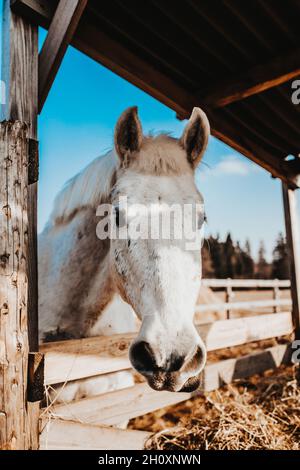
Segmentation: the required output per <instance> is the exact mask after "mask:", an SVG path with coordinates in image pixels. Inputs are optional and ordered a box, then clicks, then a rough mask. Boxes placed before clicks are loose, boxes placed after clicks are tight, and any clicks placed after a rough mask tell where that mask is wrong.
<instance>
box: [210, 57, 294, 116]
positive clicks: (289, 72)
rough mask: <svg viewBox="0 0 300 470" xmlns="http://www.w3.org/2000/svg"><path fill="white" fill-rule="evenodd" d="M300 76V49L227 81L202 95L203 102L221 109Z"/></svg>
mask: <svg viewBox="0 0 300 470" xmlns="http://www.w3.org/2000/svg"><path fill="white" fill-rule="evenodd" d="M298 75H300V49H296V50H293V51H291V52H289V53H287V54H285V55H283V56H280V57H276V58H275V59H273V60H271V61H270V62H268V63H266V64H262V65H256V66H255V67H253V68H252V69H250V70H248V71H247V72H246V73H244V74H243V75H241V76H240V77H232V78H231V79H227V80H226V81H223V82H221V83H219V84H217V85H215V86H214V87H213V88H211V89H208V90H205V91H203V92H202V93H201V102H203V103H205V104H206V105H208V106H210V107H212V108H221V107H223V106H227V105H228V104H230V103H233V102H235V101H239V100H242V99H244V98H247V97H248V96H252V95H255V94H257V93H262V92H263V91H266V90H269V89H270V88H274V87H276V86H278V85H281V84H282V83H286V82H288V81H289V80H291V79H292V78H294V77H296V76H298Z"/></svg>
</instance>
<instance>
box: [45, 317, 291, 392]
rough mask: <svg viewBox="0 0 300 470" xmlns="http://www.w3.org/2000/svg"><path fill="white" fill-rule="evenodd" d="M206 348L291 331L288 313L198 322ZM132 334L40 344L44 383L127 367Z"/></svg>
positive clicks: (217, 347)
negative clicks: (42, 355) (42, 357)
mask: <svg viewBox="0 0 300 470" xmlns="http://www.w3.org/2000/svg"><path fill="white" fill-rule="evenodd" d="M197 328H198V331H199V334H200V336H201V337H202V339H203V340H204V342H205V344H206V347H207V350H208V351H213V350H216V349H221V348H226V347H230V346H236V345H240V344H244V343H247V342H250V341H259V340H262V339H267V338H272V337H278V336H284V335H287V334H289V333H291V332H292V330H293V325H292V319H291V314H290V313H289V312H287V313H278V314H276V315H274V314H266V315H260V316H259V317H249V318H247V317H245V318H238V319H232V320H220V321H216V322H213V323H208V324H205V325H199V326H198V327H197ZM134 336H135V334H134V333H127V334H122V335H112V336H102V337H101V336H100V337H94V338H84V339H79V340H68V341H58V342H53V343H45V344H43V345H41V348H40V350H41V352H43V353H44V355H45V384H46V385H50V384H55V383H62V382H65V381H71V380H76V379H80V378H85V377H90V376H94V375H100V374H106V373H109V372H116V371H118V370H124V369H129V368H131V364H130V361H129V358H128V349H129V346H130V343H131V341H132V340H133V338H134Z"/></svg>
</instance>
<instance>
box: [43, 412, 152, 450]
mask: <svg viewBox="0 0 300 470" xmlns="http://www.w3.org/2000/svg"><path fill="white" fill-rule="evenodd" d="M151 434H152V433H150V432H146V431H135V430H132V429H126V430H122V429H116V428H110V427H99V426H91V425H87V424H82V423H78V422H75V421H63V420H61V419H50V420H49V419H45V420H42V433H41V438H40V442H41V445H40V449H41V450H98V451H99V450H143V449H144V447H145V443H146V441H147V440H148V439H149V438H150V436H151Z"/></svg>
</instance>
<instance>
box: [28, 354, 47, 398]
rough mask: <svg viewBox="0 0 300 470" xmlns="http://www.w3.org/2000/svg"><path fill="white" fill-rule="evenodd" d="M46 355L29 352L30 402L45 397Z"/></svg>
mask: <svg viewBox="0 0 300 470" xmlns="http://www.w3.org/2000/svg"><path fill="white" fill-rule="evenodd" d="M44 393H45V387H44V355H43V354H42V353H38V352H35V353H29V360H28V389H27V399H28V401H30V402H36V401H41V400H43V399H44Z"/></svg>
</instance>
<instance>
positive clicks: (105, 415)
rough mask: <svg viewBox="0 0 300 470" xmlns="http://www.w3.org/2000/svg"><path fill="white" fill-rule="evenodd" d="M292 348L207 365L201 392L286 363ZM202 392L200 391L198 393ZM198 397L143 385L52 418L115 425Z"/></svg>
mask: <svg viewBox="0 0 300 470" xmlns="http://www.w3.org/2000/svg"><path fill="white" fill-rule="evenodd" d="M290 358H291V347H290V345H278V346H274V347H272V348H268V349H265V350H263V351H260V352H258V353H255V354H250V355H247V356H243V357H240V358H234V359H227V360H224V361H220V362H217V363H213V364H208V365H207V366H206V368H205V371H204V374H203V385H202V391H211V390H214V389H217V388H219V387H220V386H221V385H223V384H227V383H231V382H232V381H233V380H235V379H241V378H246V377H249V376H251V375H253V374H256V373H262V372H263V371H265V370H268V369H274V368H276V367H278V366H279V365H280V364H287V363H289V362H290ZM197 393H199V392H197ZM193 396H195V392H194V393H174V392H167V391H161V392H156V391H154V390H152V389H151V388H150V387H149V386H148V385H147V384H145V383H141V384H137V385H135V386H133V387H129V388H126V389H123V390H117V391H114V392H109V393H105V394H102V395H98V396H97V397H92V398H85V399H82V400H78V401H74V402H72V403H68V404H66V405H64V404H63V405H56V406H52V407H51V408H50V410H48V411H47V412H45V415H44V417H46V413H50V416H53V417H56V418H61V419H64V420H71V421H80V422H82V423H85V424H93V425H101V424H106V425H115V424H118V423H120V422H122V421H125V420H127V419H131V418H134V417H137V416H141V415H143V414H145V413H149V412H152V411H155V410H157V409H159V408H163V407H165V406H170V405H174V404H176V403H179V402H182V401H185V400H187V399H189V398H191V397H193Z"/></svg>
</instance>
